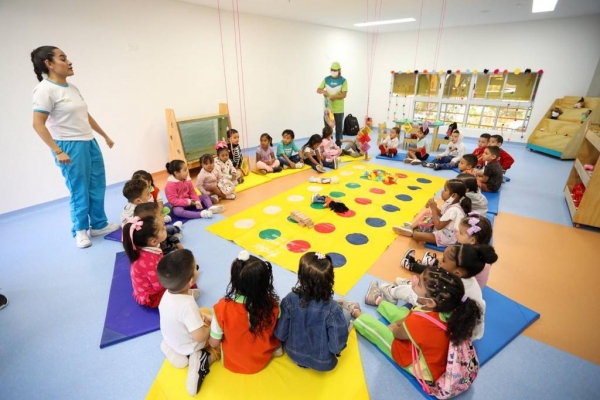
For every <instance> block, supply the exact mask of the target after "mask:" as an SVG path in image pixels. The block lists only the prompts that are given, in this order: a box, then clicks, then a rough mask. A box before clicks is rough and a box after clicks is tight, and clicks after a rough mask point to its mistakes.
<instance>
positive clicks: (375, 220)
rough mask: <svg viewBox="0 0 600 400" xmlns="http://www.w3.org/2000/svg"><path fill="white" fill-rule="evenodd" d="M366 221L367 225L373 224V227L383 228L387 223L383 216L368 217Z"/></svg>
mask: <svg viewBox="0 0 600 400" xmlns="http://www.w3.org/2000/svg"><path fill="white" fill-rule="evenodd" d="M365 222H366V223H367V225H369V226H372V227H373V228H381V227H382V226H385V225H386V222H385V220H383V219H381V218H367V219H366V220H365Z"/></svg>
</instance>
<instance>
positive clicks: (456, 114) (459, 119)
mask: <svg viewBox="0 0 600 400" xmlns="http://www.w3.org/2000/svg"><path fill="white" fill-rule="evenodd" d="M466 108H467V106H466V105H464V104H442V108H441V112H440V121H442V122H444V123H445V124H451V123H453V122H456V123H457V124H458V125H462V124H463V119H464V117H465V110H466Z"/></svg>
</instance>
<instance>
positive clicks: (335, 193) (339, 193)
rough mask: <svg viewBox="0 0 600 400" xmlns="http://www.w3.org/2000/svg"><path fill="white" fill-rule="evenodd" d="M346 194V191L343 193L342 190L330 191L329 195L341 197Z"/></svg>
mask: <svg viewBox="0 0 600 400" xmlns="http://www.w3.org/2000/svg"><path fill="white" fill-rule="evenodd" d="M345 195H346V193H342V192H331V193H329V196H331V197H334V198H336V199H337V198H340V197H344V196H345Z"/></svg>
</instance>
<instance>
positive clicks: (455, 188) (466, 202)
mask: <svg viewBox="0 0 600 400" xmlns="http://www.w3.org/2000/svg"><path fill="white" fill-rule="evenodd" d="M446 185H447V186H448V190H449V192H450V195H453V194H456V195H458V204H459V205H460V207H461V208H462V209H463V211H464V212H465V214H468V213H470V212H471V199H470V198H468V197H467V196H465V195H466V194H467V185H465V183H464V182H463V181H462V180H460V179H448V180H447V181H446Z"/></svg>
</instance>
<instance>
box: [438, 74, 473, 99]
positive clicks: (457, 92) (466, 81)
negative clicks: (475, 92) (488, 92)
mask: <svg viewBox="0 0 600 400" xmlns="http://www.w3.org/2000/svg"><path fill="white" fill-rule="evenodd" d="M470 87H471V74H450V75H446V81H445V83H444V95H443V97H444V98H446V99H463V98H466V97H468V96H469V89H470Z"/></svg>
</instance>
